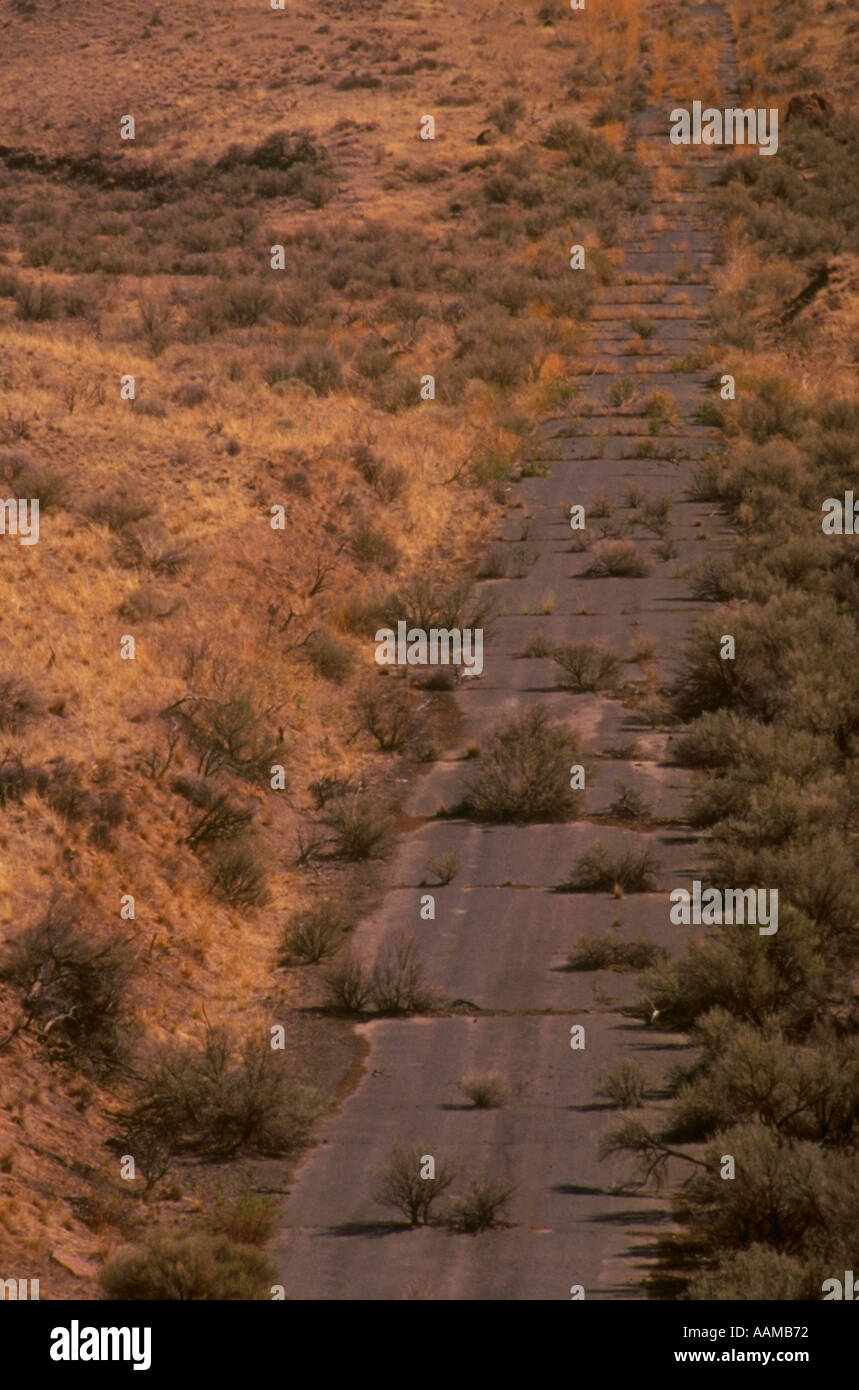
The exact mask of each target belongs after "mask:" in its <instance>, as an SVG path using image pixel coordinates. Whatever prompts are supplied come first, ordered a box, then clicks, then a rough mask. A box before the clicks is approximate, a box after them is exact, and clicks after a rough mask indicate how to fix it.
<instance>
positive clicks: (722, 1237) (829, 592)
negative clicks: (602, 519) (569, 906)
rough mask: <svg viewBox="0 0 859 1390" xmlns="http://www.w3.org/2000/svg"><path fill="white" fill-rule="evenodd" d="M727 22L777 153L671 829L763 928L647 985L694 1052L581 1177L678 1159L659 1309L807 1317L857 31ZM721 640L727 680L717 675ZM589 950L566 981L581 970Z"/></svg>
mask: <svg viewBox="0 0 859 1390" xmlns="http://www.w3.org/2000/svg"><path fill="white" fill-rule="evenodd" d="M731 10H732V12H733V17H734V20H735V25H736V32H737V38H738V58H739V69H740V87H741V91H740V96H741V103H742V105H744V106H751V105H754V106H771V105H772V106H777V107H778V108H779V111H780V116H781V119H780V142H779V153H778V158H777V159H772V160H770V159H761V158H759V157H758V156H757V155H756V154H751V155H748V154H745V153H744V152H743V151H739V150H738V151H735V152H734V153H733V154H732V155H731V157H730V159H729V161H728V163H727V167H726V171H725V174H724V176H723V178H722V179H721V188H720V189H719V190H717V195H716V206H717V210H718V211H719V212H720V213H721V214H722V215H723V217H724V218H725V222H724V227H725V231H724V237H723V257H722V263H721V265H720V266H719V267H718V268H717V271H716V276H717V286H718V291H719V293H718V296H717V299H716V301H715V312H714V320H715V324H714V328H715V332H714V341H715V352H714V355H713V361H714V364H718V373H719V374H720V373H721V372H730V373H731V374H733V375H734V376H735V378H736V382H737V400H736V402H721V401H720V400H719V398H718V390H717V389H716V382H717V381H718V374H717V376H716V377H714V389H713V402H714V403H715V404H714V405H713V406H712V407H708V409H709V410H710V420H711V422H712V423H718V424H720V425H721V426H722V427H723V429H724V430H725V433H726V435H727V449H726V451H725V452H724V454H721V453H720V454H718V455H714V456H713V457H711V458H709V459H707V460H705V461H704V463H703V464H702V466H701V467H700V469H699V472H698V476H697V479H696V483H695V495H696V496H697V497H698V498H701V499H708V500H710V501H712V502H713V503H715V504H718V505H721V506H722V507H723V508H724V510H725V512H726V514H727V515H728V517H729V518H730V520H731V522H732V523H733V525H734V527H735V528H736V532H737V537H738V539H737V545H736V549H735V552H734V553H733V554H732V555H731V556H730V557H729V559H728V561H727V563H719V564H714V563H713V562H712V561H711V562H709V563H705V565H703V566H702V567H701V569H700V570H699V573H698V575H697V576H696V589H697V592H698V593H699V595H700V596H701V597H703V598H706V599H708V600H710V601H712V602H716V603H718V604H720V607H719V608H718V609H717V610H716V611H715V612H714V613H713V615H712V616H708V617H706V618H705V619H704V620H703V621H702V622H701V623H700V624H699V625H698V626H697V627H696V629H695V630H694V631H693V633H692V636H691V638H690V640H689V643H688V645H687V647H686V650H685V653H684V654H683V658H682V661H681V664H680V669H679V672H678V674H677V677H676V680H675V681H674V685H673V689H672V691H671V704H672V710H673V713H674V715H675V716H676V717H677V718H679V719H681V720H682V721H683V722H684V724H685V725H686V728H685V730H684V732H683V734H682V736H681V738H680V740H679V747H678V754H679V757H680V760H681V761H682V762H685V763H686V764H687V765H688V766H691V767H694V768H696V769H698V770H699V773H698V785H697V788H696V792H695V795H694V798H693V802H692V807H691V819H692V820H693V822H694V823H695V824H697V825H698V826H699V827H702V828H704V829H706V830H707V832H708V835H709V851H710V860H711V864H710V872H711V879H712V882H713V883H714V884H716V885H717V886H719V887H727V886H729V885H730V886H742V887H746V886H750V885H752V884H755V885H757V884H768V885H771V886H772V887H776V888H777V889H778V891H779V896H780V904H781V907H780V914H781V915H780V923H779V930H778V934H777V936H773V938H772V940H771V942H770V943H769V944H768V945H767V946H766V947H765V948H762V947H761V943H760V940H759V939H758V938H756V937H755V936H754V935H753V934H750V933H749V931H748V928H747V927H743V926H723V927H722V928H721V929H720V930H719V931H718V933H716V934H714V935H710V934H708V936H707V938H706V939H704V940H701V941H698V942H696V943H694V944H692V945H691V946H689V948H688V949H687V950H686V951H685V952H684V953H683V954H682V955H681V956H679V957H678V958H676V959H673V960H670V961H669V960H663V961H661V962H658V963H656V964H654V965H653V967H652V968H651V969H650V970H649V971H648V973H647V974H646V976H645V977H644V981H643V986H644V990H643V994H644V997H643V999H642V1003H641V1011H642V1015H643V1016H644V1017H647V1016H648V1015H650V1014H651V1010H654V1008H655V1010H656V1012H655V1013H653V1014H652V1015H651V1016H652V1017H653V1018H656V1017H657V1016H658V1017H659V1019H660V1022H661V1023H667V1024H668V1026H671V1027H675V1028H683V1029H688V1030H690V1031H691V1032H692V1035H693V1040H694V1041H695V1043H696V1044H697V1045H698V1049H699V1050H698V1053H697V1056H696V1058H695V1060H694V1061H693V1062H691V1063H688V1064H686V1065H684V1066H681V1067H677V1068H676V1069H675V1071H674V1073H673V1075H672V1076H671V1078H670V1091H671V1096H672V1100H671V1104H670V1107H669V1112H668V1114H667V1116H666V1117H664V1119H663V1122H662V1123H661V1124H660V1125H657V1126H651V1127H648V1126H646V1125H645V1124H644V1123H642V1121H641V1120H637V1119H632V1118H630V1119H628V1120H626V1121H625V1122H624V1123H623V1124H621V1125H620V1126H619V1127H617V1128H615V1129H613V1130H612V1131H610V1132H609V1133H608V1134H607V1136H606V1138H605V1140H604V1151H605V1153H606V1154H610V1153H616V1152H621V1151H625V1152H627V1153H631V1154H635V1155H637V1156H638V1158H639V1160H640V1162H641V1165H642V1176H647V1177H654V1176H656V1177H659V1176H660V1175H663V1174H664V1171H665V1166H666V1164H667V1162H668V1161H669V1159H671V1158H672V1157H673V1158H674V1159H677V1158H678V1156H679V1155H680V1154H682V1155H684V1156H685V1157H686V1159H687V1160H688V1161H689V1163H690V1165H691V1166H690V1167H688V1168H687V1170H686V1171H687V1172H689V1173H690V1174H691V1176H690V1177H689V1179H688V1181H687V1182H686V1183H685V1184H684V1185H683V1187H682V1189H681V1191H680V1193H679V1195H678V1202H677V1211H678V1215H679V1216H680V1217H681V1218H682V1220H683V1222H684V1223H685V1230H684V1232H683V1234H682V1235H681V1236H680V1237H679V1238H677V1239H673V1240H670V1241H668V1242H666V1251H667V1257H668V1263H669V1266H671V1267H672V1269H673V1277H672V1278H670V1279H669V1280H664V1281H662V1282H661V1283H660V1284H659V1285H658V1292H657V1296H662V1297H665V1296H669V1297H670V1296H677V1295H678V1293H680V1294H681V1296H685V1297H689V1298H694V1299H704V1300H711V1299H719V1300H733V1299H742V1300H755V1299H784V1300H811V1299H819V1298H820V1297H821V1287H822V1282H823V1280H824V1279H825V1278H827V1277H831V1276H832V1273H833V1271H840V1270H841V1268H842V1266H844V1267H845V1268H849V1266H850V1252H851V1240H852V1239H853V1236H852V1232H854V1231H855V1230H856V1224H857V1217H859V1186H857V1178H856V1172H857V1170H856V1142H857V1119H859V1072H857V1067H856V1037H857V1030H859V1007H857V990H856V967H857V953H856V920H857V913H856V851H855V840H856V825H857V800H856V786H857V781H856V773H857V752H859V742H857V739H859V683H857V667H856V661H855V652H856V649H857V639H858V638H859V633H857V624H856V614H857V607H859V589H857V566H856V550H855V538H854V537H853V536H852V535H845V536H843V537H841V536H838V535H825V534H823V532H822V526H821V523H822V518H823V503H824V500H825V499H826V498H829V497H836V498H841V499H843V498H844V494H845V492H846V491H847V490H849V489H851V488H853V487H854V486H855V477H856V464H857V457H859V454H858V453H857V440H859V429H857V426H858V425H859V402H857V396H856V364H857V362H859V320H858V319H857V305H859V299H857V292H856V291H857V277H856V270H857V264H859V260H857V257H859V202H857V194H856V189H857V182H856V163H857V154H859V121H857V117H856V114H855V107H856V58H857V53H859V23H857V21H856V19H855V17H854V16H855V9H854V8H853V7H851V6H848V5H845V4H840V3H837V2H835V3H833V0H812V3H804V0H803V3H798V0H774V3H768V4H763V5H762V4H759V3H756V0H736V3H735V4H733V5H732V6H731ZM810 91H814V92H816V93H817V94H818V96H817V97H815V98H814V99H811V98H810V97H809V92H810ZM796 97H799V98H801V99H800V100H793V99H794V98H796ZM819 98H822V100H819ZM722 633H732V634H733V635H734V636H735V639H736V649H737V656H736V660H735V661H731V662H723V661H721V660H720V659H719V657H718V643H719V638H720V634H722ZM848 653H849V655H848ZM588 867H589V866H588V865H585V866H584V868H585V869H587V868H588ZM581 872H582V868H581V866H580V869H579V873H580V874H581ZM609 876H610V875H606V876H605V878H606V882H607V879H608V877H609ZM595 944H596V943H593V944H592V945H591V946H590V947H589V948H588V949H586V950H585V951H584V952H582V951H581V950H580V951H579V953H578V956H577V957H576V958H573V959H571V966H572V967H574V968H581V963H580V962H581V958H582V955H584V958H585V961H587V959H588V958H593V957H594V956H596V957H597V958H604V956H605V952H604V951H602V950H598V951H596V952H595V951H594V949H593V946H594V945H595ZM606 1093H607V1094H612V1095H613V1097H614V1099H615V1102H616V1103H618V1104H631V1105H636V1104H638V1103H639V1102H640V1098H641V1093H642V1092H641V1086H640V1085H639V1084H638V1082H637V1081H636V1079H635V1078H623V1077H620V1076H618V1077H615V1078H613V1079H612V1080H611V1084H610V1085H608V1086H607V1088H606ZM725 1154H730V1155H732V1156H733V1157H734V1159H735V1163H736V1179H735V1180H734V1181H723V1180H722V1174H721V1173H720V1166H719V1165H720V1159H721V1156H722V1155H725ZM678 1263H679V1264H680V1266H681V1267H682V1269H683V1270H684V1277H682V1278H681V1277H678V1276H677V1265H678ZM690 1268H694V1269H695V1270H696V1271H697V1272H696V1274H695V1276H694V1277H693V1278H691V1279H690V1278H689V1276H688V1271H689V1269H690ZM663 1273H664V1271H663Z"/></svg>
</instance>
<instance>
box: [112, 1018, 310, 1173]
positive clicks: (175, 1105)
mask: <svg viewBox="0 0 859 1390" xmlns="http://www.w3.org/2000/svg"><path fill="white" fill-rule="evenodd" d="M269 1042H270V1040H269V1036H268V1031H267V1030H262V1029H260V1030H257V1031H254V1032H247V1033H245V1034H244V1036H242V1037H239V1036H236V1035H234V1034H232V1033H231V1032H230V1031H229V1030H228V1029H226V1028H222V1027H211V1026H208V1025H207V1027H206V1030H205V1034H204V1037H203V1040H202V1042H201V1043H199V1044H195V1043H185V1044H167V1045H164V1046H163V1047H161V1048H159V1049H158V1050H156V1052H155V1053H154V1054H153V1056H152V1057H151V1058H150V1060H149V1062H148V1064H147V1066H146V1069H145V1071H144V1072H143V1074H142V1076H141V1077H140V1079H139V1081H138V1084H137V1087H136V1091H135V1094H134V1096H133V1098H132V1102H131V1105H130V1107H129V1108H128V1109H127V1110H126V1112H125V1114H124V1116H123V1119H124V1121H125V1123H126V1125H127V1126H128V1128H129V1129H130V1131H131V1132H134V1131H135V1130H137V1131H140V1132H146V1131H148V1132H150V1133H152V1134H154V1135H156V1136H158V1137H159V1138H161V1139H162V1140H164V1141H165V1142H167V1143H168V1144H169V1145H170V1147H171V1149H172V1151H173V1152H174V1153H176V1154H182V1153H193V1154H198V1155H201V1156H204V1157H209V1158H212V1159H215V1160H221V1161H222V1160H224V1159H228V1158H232V1157H234V1156H235V1155H236V1154H238V1153H240V1152H247V1153H255V1154H262V1155H266V1154H268V1155H277V1154H284V1153H288V1152H290V1151H293V1150H295V1149H296V1148H298V1147H300V1146H301V1144H303V1143H304V1141H305V1139H306V1137H307V1134H308V1132H309V1128H310V1125H311V1123H312V1121H313V1120H314V1119H315V1117H316V1115H317V1113H318V1110H319V1097H318V1095H317V1094H316V1092H315V1091H313V1090H312V1088H310V1087H308V1086H306V1085H304V1084H302V1083H301V1082H297V1081H296V1080H295V1077H294V1074H293V1073H292V1072H291V1071H290V1070H289V1068H288V1065H287V1063H286V1061H285V1060H284V1053H283V1052H280V1051H275V1050H273V1049H272V1048H271V1047H270V1045H269Z"/></svg>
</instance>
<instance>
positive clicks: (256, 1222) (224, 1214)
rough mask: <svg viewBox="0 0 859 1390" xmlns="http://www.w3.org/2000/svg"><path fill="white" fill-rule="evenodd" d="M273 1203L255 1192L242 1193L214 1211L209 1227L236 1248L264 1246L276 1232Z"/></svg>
mask: <svg viewBox="0 0 859 1390" xmlns="http://www.w3.org/2000/svg"><path fill="white" fill-rule="evenodd" d="M277 1221H278V1209H277V1203H276V1202H274V1201H272V1199H271V1197H264V1196H262V1195H261V1194H260V1193H257V1192H244V1193H242V1195H241V1196H240V1197H238V1198H236V1200H235V1201H233V1202H231V1203H230V1204H229V1205H226V1204H225V1205H224V1206H223V1207H222V1208H221V1209H220V1210H217V1211H216V1212H215V1213H214V1215H213V1216H212V1218H211V1227H212V1230H213V1231H215V1232H216V1233H217V1234H218V1235H224V1236H226V1237H227V1239H228V1240H231V1241H235V1242H236V1244H237V1245H266V1244H267V1243H268V1241H269V1240H270V1239H271V1237H272V1236H273V1235H274V1233H275V1231H276V1229H277Z"/></svg>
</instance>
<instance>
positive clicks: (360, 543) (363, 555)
mask: <svg viewBox="0 0 859 1390" xmlns="http://www.w3.org/2000/svg"><path fill="white" fill-rule="evenodd" d="M351 551H352V556H353V558H354V560H355V562H356V563H357V564H358V565H361V566H365V567H367V568H371V569H380V570H383V571H384V572H385V573H386V574H390V573H391V571H392V570H394V569H396V567H397V563H398V561H399V558H400V552H399V548H398V547H397V544H396V542H395V541H393V540H392V539H391V537H390V536H389V535H388V534H387V533H386V532H385V531H383V530H381V529H380V528H379V527H378V526H375V525H374V524H373V523H372V522H370V521H362V522H360V523H359V525H358V526H357V527H356V528H355V531H354V533H353V536H352V544H351Z"/></svg>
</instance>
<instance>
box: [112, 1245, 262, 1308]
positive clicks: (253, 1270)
mask: <svg viewBox="0 0 859 1390" xmlns="http://www.w3.org/2000/svg"><path fill="white" fill-rule="evenodd" d="M276 1278H277V1271H276V1270H275V1267H274V1265H273V1264H272V1263H271V1261H270V1260H269V1259H268V1257H267V1256H266V1255H264V1254H263V1253H262V1251H261V1250H257V1249H255V1248H254V1247H253V1246H251V1245H240V1244H237V1243H236V1242H235V1241H232V1240H230V1238H229V1237H228V1236H226V1235H223V1236H207V1235H195V1236H184V1237H180V1238H176V1237H173V1236H159V1235H157V1234H155V1235H153V1236H151V1237H150V1239H149V1240H148V1241H147V1242H146V1244H144V1245H141V1246H131V1247H129V1248H127V1249H125V1250H121V1251H119V1252H118V1253H117V1254H116V1255H114V1256H113V1257H112V1258H111V1259H110V1260H109V1261H108V1263H107V1264H106V1265H105V1266H104V1269H103V1270H102V1272H101V1283H102V1286H103V1288H104V1290H105V1293H106V1294H107V1296H108V1298H115V1299H121V1300H123V1301H126V1300H135V1299H145V1300H148V1301H153V1300H158V1301H166V1300H181V1301H183V1302H187V1301H195V1302H196V1301H209V1300H215V1301H217V1302H224V1301H233V1302H235V1301H241V1302H255V1301H256V1302H262V1301H263V1300H265V1299H270V1298H271V1289H272V1285H273V1283H274V1282H275V1280H276Z"/></svg>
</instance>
